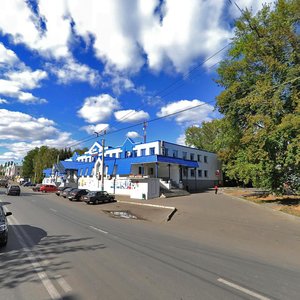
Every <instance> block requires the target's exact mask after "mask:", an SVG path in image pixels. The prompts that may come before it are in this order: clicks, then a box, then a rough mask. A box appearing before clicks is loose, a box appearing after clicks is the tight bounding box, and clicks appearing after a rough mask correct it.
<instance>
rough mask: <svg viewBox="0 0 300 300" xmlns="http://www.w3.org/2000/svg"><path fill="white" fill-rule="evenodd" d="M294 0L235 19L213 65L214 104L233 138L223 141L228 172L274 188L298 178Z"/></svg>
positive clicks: (299, 67)
mask: <svg viewBox="0 0 300 300" xmlns="http://www.w3.org/2000/svg"><path fill="white" fill-rule="evenodd" d="M299 20H300V2H299V1H297V0H290V1H288V0H279V1H278V2H276V3H275V6H274V9H271V8H270V7H269V6H264V7H263V8H262V10H261V11H259V12H258V13H257V15H255V16H253V15H252V14H251V12H249V11H245V12H244V14H243V15H242V17H241V18H240V19H239V20H238V21H237V22H236V30H235V36H234V38H233V41H232V44H231V49H230V50H229V53H228V57H227V58H226V59H225V60H224V61H223V62H222V63H221V64H220V66H219V68H218V74H219V79H218V80H217V83H218V84H219V85H220V86H221V87H223V88H224V91H223V92H221V94H220V95H219V96H218V97H217V106H218V109H219V111H220V112H221V113H222V114H223V115H224V122H225V123H226V124H227V125H229V126H230V130H229V131H228V135H231V136H232V138H231V140H232V141H234V140H235V142H234V143H231V144H230V145H226V146H227V149H226V151H225V153H226V155H225V156H224V157H223V159H224V167H225V170H226V173H227V175H228V176H229V177H231V178H233V179H238V180H242V181H243V182H245V183H249V182H252V183H253V184H254V185H255V186H262V187H267V188H271V189H272V190H278V189H279V188H280V187H282V185H283V183H284V182H285V181H287V180H289V179H288V178H289V177H291V176H294V177H295V176H296V177H297V178H299V180H300V174H299V170H300V167H299V164H300V101H299V90H300V84H299V82H300V79H299V76H300V40H299V28H300V21H299Z"/></svg>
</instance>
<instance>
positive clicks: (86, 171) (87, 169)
mask: <svg viewBox="0 0 300 300" xmlns="http://www.w3.org/2000/svg"><path fill="white" fill-rule="evenodd" d="M88 172H89V168H86V169H85V173H84V176H87V174H88Z"/></svg>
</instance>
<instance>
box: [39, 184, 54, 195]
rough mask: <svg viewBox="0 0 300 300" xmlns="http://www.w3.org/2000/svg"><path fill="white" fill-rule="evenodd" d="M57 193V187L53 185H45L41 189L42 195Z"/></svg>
mask: <svg viewBox="0 0 300 300" xmlns="http://www.w3.org/2000/svg"><path fill="white" fill-rule="evenodd" d="M56 191H57V187H56V186H55V185H51V184H44V185H42V186H41V187H40V192H42V193H54V192H56Z"/></svg>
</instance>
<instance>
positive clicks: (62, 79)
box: [46, 58, 100, 85]
mask: <svg viewBox="0 0 300 300" xmlns="http://www.w3.org/2000/svg"><path fill="white" fill-rule="evenodd" d="M46 68H47V69H48V70H49V71H50V72H51V73H53V74H54V75H55V76H56V77H57V78H58V82H59V83H63V84H68V83H70V82H74V81H81V82H88V83H89V84H90V85H95V84H96V83H97V82H99V81H100V75H99V74H98V72H97V71H96V70H93V69H92V68H90V67H89V66H87V65H85V64H80V63H78V62H76V61H75V60H74V59H72V58H69V59H66V60H63V61H62V62H55V63H47V64H46Z"/></svg>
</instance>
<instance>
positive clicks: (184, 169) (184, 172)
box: [182, 168, 187, 177]
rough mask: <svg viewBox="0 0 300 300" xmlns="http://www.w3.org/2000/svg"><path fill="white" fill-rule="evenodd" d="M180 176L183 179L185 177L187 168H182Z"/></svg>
mask: <svg viewBox="0 0 300 300" xmlns="http://www.w3.org/2000/svg"><path fill="white" fill-rule="evenodd" d="M182 173H183V174H182V175H183V176H184V177H186V176H187V168H183V169H182Z"/></svg>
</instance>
